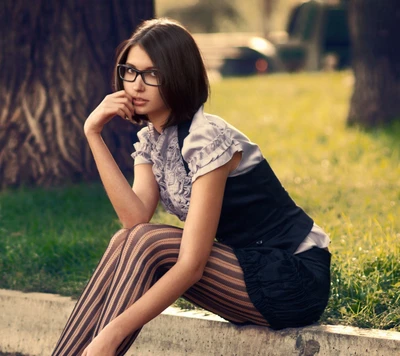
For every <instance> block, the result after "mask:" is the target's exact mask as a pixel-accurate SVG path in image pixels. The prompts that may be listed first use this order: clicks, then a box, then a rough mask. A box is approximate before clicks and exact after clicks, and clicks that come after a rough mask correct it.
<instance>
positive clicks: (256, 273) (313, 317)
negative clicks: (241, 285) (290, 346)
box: [234, 248, 330, 329]
mask: <svg viewBox="0 0 400 356" xmlns="http://www.w3.org/2000/svg"><path fill="white" fill-rule="evenodd" d="M234 251H235V254H236V256H237V257H238V260H239V263H240V265H241V267H242V269H243V273H244V278H245V282H246V287H247V291H248V294H249V296H250V299H251V301H252V302H253V304H254V306H255V307H256V308H257V309H258V311H259V312H260V313H261V314H262V315H263V316H264V317H265V319H266V320H267V321H268V323H269V324H270V325H271V327H272V328H274V329H282V328H286V327H300V326H305V325H310V324H312V323H315V322H316V321H318V319H319V318H320V316H321V314H322V313H323V311H324V309H325V307H326V304H327V301H328V296H329V284H330V282H329V268H328V275H327V277H326V278H325V279H326V281H325V282H322V284H321V281H324V278H316V276H315V275H314V273H313V271H312V269H311V270H310V268H308V266H307V265H306V264H304V263H303V261H302V260H301V259H300V258H298V257H296V256H295V255H292V254H289V253H288V252H287V251H284V250H278V249H267V248H260V250H259V251H257V249H256V248H244V249H235V250H234ZM325 284H326V286H324V285H325ZM325 291H326V292H325ZM321 292H322V293H321ZM321 294H324V295H321Z"/></svg>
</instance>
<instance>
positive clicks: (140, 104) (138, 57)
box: [123, 45, 171, 129]
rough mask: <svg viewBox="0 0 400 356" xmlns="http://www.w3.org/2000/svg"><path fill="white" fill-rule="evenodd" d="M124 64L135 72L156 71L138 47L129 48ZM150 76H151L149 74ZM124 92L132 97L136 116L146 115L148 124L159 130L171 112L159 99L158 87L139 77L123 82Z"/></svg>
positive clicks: (145, 54)
mask: <svg viewBox="0 0 400 356" xmlns="http://www.w3.org/2000/svg"><path fill="white" fill-rule="evenodd" d="M126 64H127V65H130V66H132V67H133V68H135V69H137V70H141V71H143V70H152V69H154V70H156V69H157V68H155V67H154V65H153V62H152V61H151V59H150V57H149V56H148V55H147V53H146V52H145V51H144V50H143V49H142V47H140V46H139V45H136V46H133V47H131V49H130V50H129V52H128V57H127V59H126ZM150 75H151V74H150ZM123 84H124V90H125V91H126V92H127V93H128V94H129V95H131V96H132V97H133V106H134V108H135V112H136V114H139V115H147V117H148V119H149V120H150V122H151V123H152V124H153V125H154V126H155V127H156V129H160V128H161V126H162V125H163V124H164V123H165V122H166V120H167V118H168V116H169V114H170V112H171V110H170V109H169V108H167V106H166V105H165V103H164V100H163V99H162V98H161V94H160V91H159V87H157V86H150V85H147V84H146V83H145V82H144V81H143V78H142V76H141V75H138V76H137V77H136V80H135V81H134V82H126V81H123Z"/></svg>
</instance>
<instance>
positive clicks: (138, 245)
mask: <svg viewBox="0 0 400 356" xmlns="http://www.w3.org/2000/svg"><path fill="white" fill-rule="evenodd" d="M181 236H182V230H181V229H178V228H174V227H172V226H166V225H159V224H149V223H147V224H139V225H136V226H135V227H133V228H132V229H131V230H129V234H128V236H127V240H126V244H125V250H126V249H129V250H131V251H132V252H133V253H136V254H138V256H140V258H141V259H146V258H147V257H148V258H152V260H153V261H158V262H157V263H159V262H160V260H163V259H164V256H170V257H171V258H175V257H177V255H178V253H179V246H180V241H181Z"/></svg>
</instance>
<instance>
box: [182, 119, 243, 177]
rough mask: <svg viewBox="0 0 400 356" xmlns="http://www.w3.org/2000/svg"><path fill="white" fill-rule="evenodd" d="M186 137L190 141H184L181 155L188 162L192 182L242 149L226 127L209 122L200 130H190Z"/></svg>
mask: <svg viewBox="0 0 400 356" xmlns="http://www.w3.org/2000/svg"><path fill="white" fill-rule="evenodd" d="M188 139H189V140H190V142H186V141H185V143H184V147H185V148H184V150H183V152H182V155H183V158H184V159H185V160H186V161H187V162H188V166H189V170H190V175H191V177H192V183H193V182H194V181H195V180H196V179H197V178H198V177H200V176H202V175H204V174H206V173H209V172H211V171H213V170H215V169H217V168H218V167H221V166H223V165H224V164H225V163H227V162H229V160H230V159H231V158H232V157H233V155H234V154H235V152H240V151H242V148H241V146H240V144H239V143H238V142H236V141H235V140H233V139H232V132H231V130H230V129H229V128H228V127H218V126H215V125H211V124H210V125H208V127H206V128H205V129H203V130H202V132H198V133H196V132H193V133H192V132H190V134H189V136H188ZM202 144H203V146H201V145H202ZM188 146H189V148H188V149H186V147H188Z"/></svg>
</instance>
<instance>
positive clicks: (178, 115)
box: [114, 18, 210, 128]
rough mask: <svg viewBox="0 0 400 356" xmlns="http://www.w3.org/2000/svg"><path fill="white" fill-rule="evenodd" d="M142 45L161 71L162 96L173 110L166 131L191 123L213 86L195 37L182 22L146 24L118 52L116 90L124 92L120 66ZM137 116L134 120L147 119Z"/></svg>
mask: <svg viewBox="0 0 400 356" xmlns="http://www.w3.org/2000/svg"><path fill="white" fill-rule="evenodd" d="M135 45H139V46H140V47H142V49H143V50H145V51H146V53H147V54H148V56H149V57H150V59H151V60H152V62H153V64H154V66H155V67H156V68H157V69H158V70H159V71H160V75H161V86H160V87H159V90H160V95H161V97H162V99H163V100H164V103H165V104H166V106H167V107H168V108H170V109H171V115H170V116H169V118H168V119H167V122H166V123H165V124H164V126H163V127H164V128H166V127H168V126H172V125H177V124H179V123H181V122H184V121H188V120H191V119H192V117H193V115H194V114H195V113H196V111H197V110H198V109H199V108H200V106H201V105H203V104H204V103H205V102H206V101H207V98H208V95H209V92H210V86H209V82H208V77H207V72H206V69H205V67H204V63H203V59H202V57H201V54H200V51H199V48H198V47H197V44H196V42H195V41H194V39H193V37H192V35H191V34H190V33H189V32H188V31H187V30H186V29H185V28H184V27H183V26H182V25H181V24H180V23H178V22H176V21H174V20H171V19H167V18H159V19H153V20H147V21H144V22H143V23H142V24H141V25H139V27H138V28H137V29H136V30H135V32H134V33H133V34H132V36H131V37H130V38H129V39H127V40H125V41H124V42H122V43H121V44H120V46H119V47H118V49H117V56H116V63H115V67H114V90H121V89H123V83H122V80H121V78H119V76H118V71H117V65H118V64H125V63H126V59H127V57H128V52H129V50H130V48H131V47H133V46H135ZM146 119H147V118H146V116H145V115H136V116H135V117H134V120H135V121H137V122H141V121H142V120H146Z"/></svg>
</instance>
